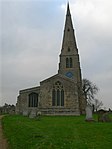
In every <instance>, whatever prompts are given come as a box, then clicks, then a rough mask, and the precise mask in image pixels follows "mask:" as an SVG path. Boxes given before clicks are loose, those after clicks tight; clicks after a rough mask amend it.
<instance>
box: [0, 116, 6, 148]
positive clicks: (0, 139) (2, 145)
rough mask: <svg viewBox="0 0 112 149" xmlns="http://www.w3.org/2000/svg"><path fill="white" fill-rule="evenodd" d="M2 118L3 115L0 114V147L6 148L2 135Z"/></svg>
mask: <svg viewBox="0 0 112 149" xmlns="http://www.w3.org/2000/svg"><path fill="white" fill-rule="evenodd" d="M2 118H3V115H0V149H8V144H7V141H6V139H5V138H4V136H3V130H2V123H1V119H2Z"/></svg>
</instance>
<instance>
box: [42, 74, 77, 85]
mask: <svg viewBox="0 0 112 149" xmlns="http://www.w3.org/2000/svg"><path fill="white" fill-rule="evenodd" d="M55 78H60V79H61V80H62V81H63V80H66V81H68V82H71V83H75V82H74V80H72V79H69V78H67V77H66V76H64V75H61V74H56V75H54V76H51V77H49V78H47V79H45V80H43V81H41V82H40V84H42V83H45V82H47V81H49V80H52V79H55Z"/></svg>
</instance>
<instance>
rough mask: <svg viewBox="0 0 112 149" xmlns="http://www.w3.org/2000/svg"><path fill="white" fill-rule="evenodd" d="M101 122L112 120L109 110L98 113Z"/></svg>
mask: <svg viewBox="0 0 112 149" xmlns="http://www.w3.org/2000/svg"><path fill="white" fill-rule="evenodd" d="M98 121H99V122H112V119H111V118H110V116H109V113H108V112H105V113H102V114H99V115H98Z"/></svg>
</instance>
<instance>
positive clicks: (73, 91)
mask: <svg viewBox="0 0 112 149" xmlns="http://www.w3.org/2000/svg"><path fill="white" fill-rule="evenodd" d="M59 57H60V60H59V68H58V72H57V74H56V75H54V76H51V77H49V78H48V79H45V80H43V81H41V82H40V86H36V87H33V88H27V89H24V90H20V91H19V96H18V98H17V104H16V113H17V114H23V115H30V114H31V113H32V111H33V113H35V114H36V113H38V112H41V114H42V115H81V114H84V113H85V107H86V101H85V99H84V97H83V93H82V76H81V68H80V60H79V54H78V48H77V44H76V38H75V34H74V28H73V23H72V18H71V13H70V8H69V3H68V4H67V12H66V20H65V27H64V34H63V41H62V48H61V54H60V55H59Z"/></svg>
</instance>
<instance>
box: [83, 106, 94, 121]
mask: <svg viewBox="0 0 112 149" xmlns="http://www.w3.org/2000/svg"><path fill="white" fill-rule="evenodd" d="M85 110H86V121H94V119H93V113H92V112H93V107H92V106H91V105H89V104H88V105H87V106H86V109H85Z"/></svg>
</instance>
